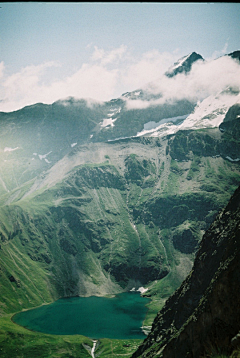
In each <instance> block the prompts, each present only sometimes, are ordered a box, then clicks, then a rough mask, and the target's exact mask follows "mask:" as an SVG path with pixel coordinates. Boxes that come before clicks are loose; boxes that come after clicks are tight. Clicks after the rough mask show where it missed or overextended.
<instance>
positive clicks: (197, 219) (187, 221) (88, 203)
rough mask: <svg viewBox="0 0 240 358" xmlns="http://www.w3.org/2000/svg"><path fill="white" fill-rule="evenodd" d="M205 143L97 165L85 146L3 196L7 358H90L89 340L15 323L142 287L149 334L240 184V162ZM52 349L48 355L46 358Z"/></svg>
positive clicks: (105, 347) (186, 137)
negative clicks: (33, 357) (49, 306)
mask: <svg viewBox="0 0 240 358" xmlns="http://www.w3.org/2000/svg"><path fill="white" fill-rule="evenodd" d="M116 123H117V122H116ZM114 128H115V127H114ZM204 133H205V134H206V132H204V131H201V132H199V133H195V134H194V133H193V134H191V132H186V133H181V134H179V138H178V136H177V135H176V136H172V137H170V138H169V139H163V140H162V143H161V145H160V144H159V143H157V142H155V141H154V140H153V139H151V138H146V139H144V138H141V139H138V140H136V141H134V140H131V141H130V140H129V141H125V142H124V141H120V142H119V143H118V142H116V143H115V144H114V143H111V144H108V143H105V144H102V145H101V146H100V145H99V147H98V148H97V150H96V152H97V154H96V153H95V154H96V155H95V156H94V155H93V154H92V150H93V144H91V146H89V147H88V146H87V145H86V146H83V147H81V146H79V147H78V148H77V147H76V148H74V151H73V152H72V153H71V156H70V157H65V159H64V161H63V163H62V164H61V166H59V167H58V168H57V169H58V170H56V169H55V168H54V167H53V169H50V171H49V172H45V173H43V174H42V177H39V178H38V179H36V181H34V180H33V179H31V178H32V177H33V174H32V177H31V176H29V179H31V180H29V179H28V180H29V181H28V182H26V183H24V182H23V183H22V184H21V185H19V187H16V185H15V187H14V189H13V190H11V192H9V193H6V190H5V191H4V195H1V197H0V203H1V207H0V287H1V302H0V312H1V315H2V316H3V317H2V318H1V320H0V325H1V326H0V329H1V337H2V338H1V348H2V352H4V354H5V355H4V354H3V355H2V356H3V357H7V354H10V353H9V352H10V351H11V350H13V354H11V356H12V357H15V356H16V357H17V356H20V357H21V356H23V357H25V356H26V354H29V356H30V354H32V353H28V351H27V349H30V350H29V352H31V349H33V352H34V350H36V352H37V354H39V355H38V356H39V357H41V356H42V357H48V356H49V357H67V356H73V357H78V356H79V357H85V355H86V356H89V352H88V351H87V350H86V348H84V346H83V345H82V343H84V344H85V345H86V346H87V345H88V346H90V347H91V346H92V345H91V344H92V342H90V343H89V340H88V339H87V338H86V339H85V338H84V337H70V338H69V337H67V338H66V337H56V336H54V337H53V336H47V335H41V334H36V333H34V332H29V331H26V330H24V331H23V330H22V328H19V327H17V326H16V325H13V324H12V323H11V321H10V318H9V317H10V316H7V314H10V313H14V312H17V311H21V310H22V309H28V308H31V307H36V306H39V305H41V304H45V303H49V302H52V301H54V300H55V299H57V298H59V297H66V296H75V295H92V294H97V295H112V294H114V293H118V292H121V291H123V290H129V289H131V288H132V287H139V286H144V287H145V288H148V291H147V292H146V293H145V294H146V295H147V296H148V297H150V298H151V302H150V303H149V304H148V313H147V316H146V319H145V321H144V325H145V326H150V325H151V323H152V322H153V319H154V318H155V316H156V314H157V312H158V311H159V310H160V309H161V308H162V307H163V305H164V303H165V301H166V300H167V298H168V297H169V296H170V295H171V294H172V293H173V292H174V291H175V290H176V288H178V287H179V286H180V284H181V282H182V281H183V279H184V278H185V277H186V275H187V274H188V272H189V271H190V270H191V267H192V263H193V260H194V254H195V252H196V249H197V247H198V244H199V241H200V240H201V237H202V234H203V233H204V231H205V230H206V229H207V228H208V227H209V225H210V224H211V222H212V221H213V219H214V217H215V216H216V214H217V213H218V211H219V210H220V209H221V208H222V207H223V206H225V204H226V203H227V201H228V200H229V198H230V196H231V195H232V193H233V192H234V190H235V189H236V187H237V186H238V184H239V181H240V170H239V165H238V163H237V162H230V161H227V160H224V159H223V158H222V157H219V156H218V157H215V156H214V158H213V157H212V156H211V155H208V154H209V153H210V154H212V149H210V147H211V144H213V147H214V148H215V149H214V150H216V148H217V144H216V143H215V142H216V141H215V139H212V140H211V139H209V138H208V137H205V136H204ZM176 138H177V139H176ZM195 140H196V142H194V141H195ZM194 143H195V145H196V147H194ZM185 144H186V145H187V146H186V147H185ZM167 145H168V146H169V153H170V157H169V156H168V157H166V156H165V149H166V147H167ZM178 150H180V151H179V152H178ZM201 151H202V152H201ZM106 153H107V154H106ZM202 154H203V155H202ZM215 154H216V153H215ZM174 156H175V157H176V158H175V157H174ZM85 157H86V158H87V159H86V161H85V162H84V160H83V159H82V158H85ZM79 158H81V160H80V159H79ZM175 159H177V160H175ZM82 162H83V163H82ZM79 163H82V164H79ZM65 167H66V169H65ZM22 169H23V168H22ZM19 170H20V169H19ZM62 170H63V173H62V172H61V171H62ZM59 172H60V174H59ZM8 175H10V174H8ZM4 178H5V179H6V178H7V176H4ZM5 179H4V180H5ZM11 185H13V186H14V184H11ZM4 315H5V316H4ZM21 334H23V337H22V336H21ZM9 337H12V338H11V339H10V338H9ZM44 340H45V341H46V342H48V344H47V347H48V348H47V347H46V348H42V343H43V341H44ZM3 342H4V343H3ZM11 342H12V343H11ZM69 342H70V343H69ZM138 344H139V342H137V341H136V342H132V341H131V342H130V341H129V342H127V341H126V342H121V341H112V340H101V341H100V344H99V346H98V347H97V352H99V354H100V356H101V357H111V355H112V357H115V356H117V355H119V356H120V355H123V354H124V355H125V356H126V357H130V356H131V354H132V353H133V352H134V350H135V349H136V346H137V345H138ZM14 347H18V349H19V352H16V353H15V351H14V349H15V348H14ZM28 347H29V348H28ZM54 347H55V348H54ZM71 347H72V349H73V350H71V349H70V348H71ZM40 351H41V352H42V353H39V352H40ZM100 352H101V353H100ZM14 354H15V355H14ZM40 354H42V355H40ZM84 354H85V355H84Z"/></svg>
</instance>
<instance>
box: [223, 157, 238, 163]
mask: <svg viewBox="0 0 240 358" xmlns="http://www.w3.org/2000/svg"><path fill="white" fill-rule="evenodd" d="M226 159H228V160H230V161H231V162H239V160H240V158H236V159H232V158H231V157H229V156H226Z"/></svg>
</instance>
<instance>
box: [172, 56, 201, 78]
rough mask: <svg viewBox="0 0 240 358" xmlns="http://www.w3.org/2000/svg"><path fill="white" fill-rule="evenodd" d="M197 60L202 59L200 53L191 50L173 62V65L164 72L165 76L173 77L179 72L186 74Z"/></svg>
mask: <svg viewBox="0 0 240 358" xmlns="http://www.w3.org/2000/svg"><path fill="white" fill-rule="evenodd" d="M199 60H201V61H204V59H203V57H202V56H201V55H199V54H198V53H196V52H192V53H190V54H189V55H187V56H184V57H182V58H180V59H179V60H178V61H177V62H176V63H174V65H173V66H172V67H171V68H170V69H169V70H168V71H167V72H166V76H167V77H174V76H176V75H177V74H179V73H184V74H187V73H189V72H190V71H191V69H192V65H193V63H194V62H196V61H199Z"/></svg>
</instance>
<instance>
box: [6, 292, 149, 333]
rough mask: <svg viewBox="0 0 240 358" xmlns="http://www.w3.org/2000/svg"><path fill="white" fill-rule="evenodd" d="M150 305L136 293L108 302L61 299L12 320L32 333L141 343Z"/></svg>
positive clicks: (93, 297) (75, 298)
mask: <svg viewBox="0 0 240 358" xmlns="http://www.w3.org/2000/svg"><path fill="white" fill-rule="evenodd" d="M149 301H150V299H149V298H146V297H142V296H141V295H140V294H139V293H138V292H124V293H120V294H118V295H116V296H114V297H111V298H107V297H96V296H90V297H70V298H61V299H59V300H57V301H55V302H53V303H51V304H48V305H43V306H40V307H38V308H35V309H31V310H27V311H22V312H19V313H17V314H15V315H14V316H13V317H12V320H13V322H14V323H17V324H18V325H20V326H23V327H25V328H27V329H30V330H32V331H37V332H42V333H48V334H56V335H74V334H79V335H83V336H86V337H89V338H92V339H99V338H110V339H144V338H145V337H146V336H145V334H144V333H143V331H142V328H141V327H142V323H143V320H144V318H145V316H146V313H147V307H146V304H147V303H148V302H149Z"/></svg>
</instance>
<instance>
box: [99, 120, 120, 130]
mask: <svg viewBox="0 0 240 358" xmlns="http://www.w3.org/2000/svg"><path fill="white" fill-rule="evenodd" d="M116 120H117V118H115V119H112V118H104V119H103V122H102V124H101V127H102V128H105V127H108V126H111V127H113V126H114V122H115V121H116Z"/></svg>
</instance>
